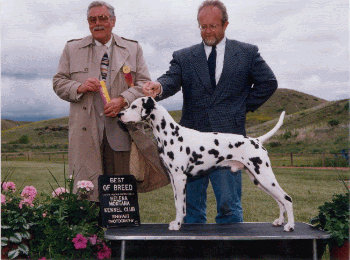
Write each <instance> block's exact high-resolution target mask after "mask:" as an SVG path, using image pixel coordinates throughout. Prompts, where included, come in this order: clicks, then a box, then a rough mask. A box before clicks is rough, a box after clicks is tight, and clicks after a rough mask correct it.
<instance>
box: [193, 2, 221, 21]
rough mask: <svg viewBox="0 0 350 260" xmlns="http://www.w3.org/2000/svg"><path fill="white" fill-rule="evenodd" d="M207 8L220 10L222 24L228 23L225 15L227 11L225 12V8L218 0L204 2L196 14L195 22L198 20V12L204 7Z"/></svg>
mask: <svg viewBox="0 0 350 260" xmlns="http://www.w3.org/2000/svg"><path fill="white" fill-rule="evenodd" d="M208 6H212V7H217V8H219V9H220V10H221V13H222V20H221V21H222V24H224V23H226V22H227V21H228V15H227V11H226V7H225V5H224V3H223V2H221V1H220V0H205V1H204V2H203V3H202V4H201V5H200V6H199V8H198V13H197V21H198V22H199V20H198V18H199V13H200V11H202V9H203V8H204V7H208Z"/></svg>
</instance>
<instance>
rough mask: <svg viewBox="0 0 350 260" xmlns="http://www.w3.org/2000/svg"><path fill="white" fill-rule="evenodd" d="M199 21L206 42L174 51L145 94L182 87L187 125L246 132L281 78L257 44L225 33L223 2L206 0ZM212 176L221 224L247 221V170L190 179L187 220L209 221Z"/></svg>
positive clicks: (165, 92)
mask: <svg viewBox="0 0 350 260" xmlns="http://www.w3.org/2000/svg"><path fill="white" fill-rule="evenodd" d="M197 20H198V23H199V28H200V32H201V36H202V39H203V42H202V43H200V44H197V45H194V46H191V47H189V48H185V49H182V50H179V51H176V52H174V54H173V59H172V60H171V62H170V68H169V70H168V71H167V72H166V73H165V74H164V75H162V76H161V77H160V78H158V80H157V82H147V83H145V84H144V86H143V91H144V94H146V95H150V96H153V97H156V98H157V99H158V100H160V99H165V98H167V97H169V96H172V95H174V94H175V93H176V92H178V91H179V90H180V89H181V88H182V92H183V98H184V102H183V108H182V117H181V120H180V124H181V125H182V126H185V127H188V128H192V129H196V130H198V131H202V132H221V133H234V134H241V135H245V119H246V113H247V112H248V111H254V110H256V109H257V108H258V107H260V106H261V105H262V104H263V103H264V102H265V101H266V100H267V99H268V98H269V97H270V96H271V95H272V94H273V93H274V91H275V90H276V88H277V81H276V78H275V76H274V74H273V72H272V70H271V69H270V67H269V66H268V65H267V64H266V62H265V61H264V60H263V58H262V57H261V56H260V54H259V52H258V48H257V47H256V46H254V45H250V44H247V43H242V42H238V41H235V40H229V39H227V38H226V37H225V30H226V28H227V26H228V24H229V23H228V15H227V12H226V7H225V6H224V4H223V3H222V2H220V1H218V0H214V1H213V0H207V1H204V2H203V3H202V4H201V6H200V7H199V9H198V15H197ZM209 180H210V182H211V184H212V187H213V190H214V193H215V197H216V201H217V212H218V214H217V216H216V219H215V220H216V222H217V223H234V222H242V221H243V213H242V206H241V172H240V171H238V172H234V173H232V172H230V170H229V169H217V170H214V171H212V172H211V173H210V174H209V175H207V176H203V177H200V178H188V181H187V186H186V193H187V200H186V205H187V215H186V217H185V223H205V222H206V197H207V195H206V192H207V187H208V183H209Z"/></svg>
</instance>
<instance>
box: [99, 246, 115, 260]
mask: <svg viewBox="0 0 350 260" xmlns="http://www.w3.org/2000/svg"><path fill="white" fill-rule="evenodd" d="M111 255H112V250H111V249H110V248H109V247H108V246H106V244H105V243H103V248H102V249H101V250H100V251H98V252H97V258H98V259H105V258H111Z"/></svg>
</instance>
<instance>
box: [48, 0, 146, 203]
mask: <svg viewBox="0 0 350 260" xmlns="http://www.w3.org/2000/svg"><path fill="white" fill-rule="evenodd" d="M87 22H88V24H89V29H90V32H91V35H90V36H87V37H85V38H82V39H76V40H70V41H68V42H67V44H66V46H65V48H64V50H63V54H62V56H61V59H60V61H59V66H58V71H57V74H56V75H55V76H54V78H53V89H54V91H55V92H56V94H57V95H58V96H59V97H60V98H61V99H63V100H66V101H68V102H70V115H69V172H70V174H73V176H74V178H75V181H79V180H91V181H92V182H93V184H94V186H95V189H94V191H93V193H92V194H90V197H89V200H91V201H98V185H97V180H98V176H99V175H101V174H103V173H104V174H129V160H130V136H129V134H128V132H127V131H124V130H122V129H121V128H120V126H119V125H118V122H117V118H116V115H117V114H118V113H119V111H120V110H121V109H122V108H123V107H125V106H127V104H130V103H131V102H132V101H133V100H135V99H136V98H138V97H141V96H143V94H142V88H141V87H140V86H141V85H142V84H143V83H144V82H146V81H147V80H150V76H149V72H148V69H147V66H146V63H145V61H144V58H143V54H142V49H141V47H140V45H139V44H138V43H137V41H133V40H128V39H125V38H122V37H119V36H118V35H116V34H113V33H112V29H113V27H114V26H115V22H116V17H115V14H114V8H113V7H112V6H111V5H109V4H108V3H105V2H103V1H94V2H92V3H91V4H90V5H89V7H88V11H87ZM130 75H131V77H132V82H131V81H130ZM100 80H104V81H105V82H106V86H107V90H108V92H109V95H110V98H111V101H110V102H109V103H107V104H106V105H105V104H104V103H103V101H102V99H101V96H100V94H99V89H100V87H101V86H100Z"/></svg>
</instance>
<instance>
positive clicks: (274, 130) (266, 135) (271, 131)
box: [257, 111, 286, 143]
mask: <svg viewBox="0 0 350 260" xmlns="http://www.w3.org/2000/svg"><path fill="white" fill-rule="evenodd" d="M285 114H286V112H285V111H283V112H282V114H281V115H280V119H279V120H278V122H277V124H276V125H275V127H274V128H272V129H271V130H270V131H269V132H267V133H266V134H264V135H262V136H260V137H258V138H257V139H258V140H259V141H260V142H261V143H264V142H265V141H266V140H268V139H269V138H270V137H271V136H273V135H274V134H275V133H276V132H277V130H278V129H279V128H280V127H281V125H282V124H283V119H284V115H285Z"/></svg>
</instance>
